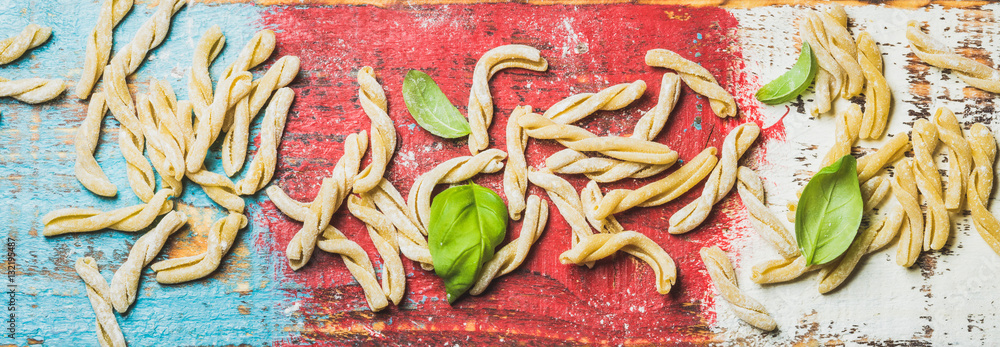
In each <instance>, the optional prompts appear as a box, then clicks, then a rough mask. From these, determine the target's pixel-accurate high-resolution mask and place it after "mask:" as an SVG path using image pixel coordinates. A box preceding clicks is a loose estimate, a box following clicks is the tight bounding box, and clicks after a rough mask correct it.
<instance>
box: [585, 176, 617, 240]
mask: <svg viewBox="0 0 1000 347" xmlns="http://www.w3.org/2000/svg"><path fill="white" fill-rule="evenodd" d="M601 200H604V193H603V192H601V187H600V186H598V185H597V181H590V182H587V185H586V186H584V187H583V189H582V190H580V202H581V203H583V211H593V210H596V209H597V206H599V205H600V204H601ZM585 214H586V215H587V222H589V223H590V226H592V227H594V230H597V232H601V233H617V232H621V231H623V230H625V228H624V227H622V225H621V223H618V220H617V219H615V216H614V215H611V216H608V217H607V218H604V219H596V218H594V216H593V214H591V213H585Z"/></svg>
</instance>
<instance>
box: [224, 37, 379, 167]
mask: <svg viewBox="0 0 1000 347" xmlns="http://www.w3.org/2000/svg"><path fill="white" fill-rule="evenodd" d="M298 73H299V57H295V56H285V57H281V59H278V61H277V62H275V63H274V65H272V66H271V68H270V69H268V70H267V73H265V74H264V77H261V78H260V79H259V80H256V81H254V82H253V84H252V85H251V87H250V91H249V92H248V94H247V96H246V97H244V98H243V99H241V100H240V101H239V103H238V104H237V107H236V108H235V109H234V111H233V112H232V113H233V124H232V126H231V127H230V128H229V130H228V131H227V132H226V137H225V139H224V140H223V144H222V168H223V170H225V171H226V174H227V175H229V176H233V175H235V174H236V173H237V172H239V171H240V169H242V168H243V164H244V162H245V161H246V156H247V139H248V137H249V135H250V122H252V121H253V119H254V118H255V117H256V116H257V113H259V112H260V109H261V107H264V104H265V103H266V102H267V99H268V98H271V96H272V93H275V94H276V93H277V92H276V90H279V89H281V88H284V87H285V86H287V85H288V84H289V83H291V82H292V80H293V79H295V75H297V74H298ZM288 102H289V103H290V102H291V100H290V99H289V100H288ZM373 135H374V134H373Z"/></svg>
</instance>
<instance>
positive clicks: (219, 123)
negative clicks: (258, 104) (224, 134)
mask: <svg viewBox="0 0 1000 347" xmlns="http://www.w3.org/2000/svg"><path fill="white" fill-rule="evenodd" d="M252 80H253V75H251V74H250V73H249V72H246V71H244V72H239V73H236V74H234V75H233V76H232V77H231V78H226V79H223V80H222V81H220V82H219V85H218V86H217V87H218V88H217V90H216V91H215V95H214V97H215V98H214V99H213V100H212V104H211V105H209V110H208V118H207V119H202V118H200V116H199V118H198V127H197V129H196V133H195V137H194V139H195V141H194V144H193V145H192V146H191V148H189V149H188V153H187V157H186V158H185V162H186V163H187V171H188V172H195V171H198V170H201V168H202V165H203V164H204V163H205V156H206V155H207V154H208V147H209V146H211V145H212V144H213V143H215V140H216V139H217V138H218V137H219V134H220V132H221V131H222V127H223V123H224V122H225V115H226V113H227V112H228V110H229V109H230V108H232V107H233V106H235V105H236V103H237V102H239V101H240V100H241V99H243V97H244V96H246V95H247V93H249V92H250V86H251V81H252ZM244 106H246V107H249V106H248V105H244Z"/></svg>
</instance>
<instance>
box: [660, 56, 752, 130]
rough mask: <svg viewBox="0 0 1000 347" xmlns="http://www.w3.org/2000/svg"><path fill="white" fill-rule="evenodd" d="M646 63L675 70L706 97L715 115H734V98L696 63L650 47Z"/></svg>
mask: <svg viewBox="0 0 1000 347" xmlns="http://www.w3.org/2000/svg"><path fill="white" fill-rule="evenodd" d="M646 65H649V66H655V67H662V68H667V69H671V70H674V71H676V72H677V74H679V75H680V76H681V79H683V80H684V83H685V84H687V85H688V87H691V89H692V90H694V92H695V93H698V94H701V95H704V96H705V97H707V98H708V101H709V105H710V106H711V107H712V111H714V112H715V115H717V116H719V117H722V118H726V117H735V116H736V100H735V99H733V96H732V95H731V94H729V92H727V91H726V90H725V89H723V88H722V86H720V85H719V82H718V81H716V80H715V76H712V73H710V72H708V70H706V69H705V68H704V67H702V66H701V65H698V63H695V62H693V61H690V60H687V59H684V58H682V57H681V56H680V55H679V54H677V53H674V52H673V51H669V50H666V49H652V50H649V51H648V52H646Z"/></svg>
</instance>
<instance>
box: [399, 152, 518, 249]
mask: <svg viewBox="0 0 1000 347" xmlns="http://www.w3.org/2000/svg"><path fill="white" fill-rule="evenodd" d="M505 158H507V154H506V153H504V152H503V151H501V150H499V149H496V148H490V149H488V150H486V151H483V152H481V153H479V154H476V155H474V156H465V157H456V158H452V159H449V160H448V161H445V162H443V163H441V164H438V166H436V167H434V168H433V169H431V170H430V171H427V172H425V173H424V174H422V175H420V176H419V177H417V179H416V180H414V181H413V187H411V188H410V194H409V196H408V197H407V198H406V205H407V207H408V208H409V209H410V214H411V215H412V216H413V217H414V218H416V221H417V225H418V226H420V227H421V233H423V234H424V235H426V234H427V225H428V223H429V222H430V216H431V193H433V191H434V187H435V186H437V185H438V184H452V183H459V182H462V181H465V180H467V179H470V178H472V177H473V176H475V175H478V174H479V173H480V172H482V173H494V172H497V171H500V169H503V160H504V159H505Z"/></svg>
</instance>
